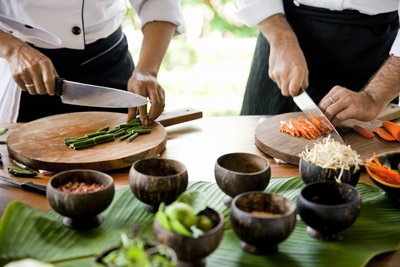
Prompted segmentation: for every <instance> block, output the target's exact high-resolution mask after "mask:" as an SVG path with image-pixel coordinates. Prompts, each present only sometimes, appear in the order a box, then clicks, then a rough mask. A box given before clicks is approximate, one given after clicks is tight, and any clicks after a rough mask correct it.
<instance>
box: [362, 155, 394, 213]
mask: <svg viewBox="0 0 400 267" xmlns="http://www.w3.org/2000/svg"><path fill="white" fill-rule="evenodd" d="M376 157H377V159H378V160H379V162H380V163H381V164H382V165H385V166H387V167H389V168H391V169H393V170H398V169H399V164H400V152H387V153H382V154H377V155H376ZM366 170H367V172H368V176H369V178H370V179H371V181H372V182H373V183H374V184H375V185H376V186H378V187H380V188H381V189H382V190H383V191H385V193H386V195H387V197H388V198H389V199H390V200H391V201H392V202H393V203H394V204H395V205H396V206H397V207H400V185H397V184H393V183H389V182H387V181H385V180H384V179H383V178H381V177H379V175H377V174H374V173H373V172H371V170H369V169H368V168H366Z"/></svg>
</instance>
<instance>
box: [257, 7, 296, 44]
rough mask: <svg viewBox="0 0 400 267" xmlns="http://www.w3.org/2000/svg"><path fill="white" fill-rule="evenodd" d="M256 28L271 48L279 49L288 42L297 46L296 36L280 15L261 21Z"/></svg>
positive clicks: (284, 18)
mask: <svg viewBox="0 0 400 267" xmlns="http://www.w3.org/2000/svg"><path fill="white" fill-rule="evenodd" d="M258 28H259V29H260V31H261V33H262V34H263V35H264V37H265V38H266V39H267V40H268V42H269V44H270V45H271V46H274V47H279V46H281V45H282V44H287V43H288V42H292V43H295V44H298V41H297V37H296V34H295V33H294V32H293V30H292V28H291V27H290V25H289V23H288V22H287V20H286V17H285V15H283V14H281V13H279V14H276V15H273V16H271V17H268V18H267V19H265V20H263V21H261V22H260V23H259V24H258Z"/></svg>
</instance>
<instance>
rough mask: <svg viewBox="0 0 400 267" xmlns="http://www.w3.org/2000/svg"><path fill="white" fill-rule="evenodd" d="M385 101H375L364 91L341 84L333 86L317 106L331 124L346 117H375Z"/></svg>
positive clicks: (358, 118) (371, 118) (361, 119)
mask: <svg viewBox="0 0 400 267" xmlns="http://www.w3.org/2000/svg"><path fill="white" fill-rule="evenodd" d="M384 105H385V103H376V101H374V99H372V98H371V96H370V95H368V94H367V93H366V92H365V91H360V92H353V91H351V90H349V89H347V88H345V87H342V86H335V87H333V88H332V89H331V90H330V91H329V93H328V94H326V95H325V97H324V98H323V99H322V100H321V102H319V107H320V108H321V110H322V112H324V113H325V115H326V117H327V118H328V119H329V120H330V121H331V122H332V124H333V125H339V124H340V123H341V122H342V121H344V120H347V119H357V120H360V121H370V120H373V119H375V118H376V117H377V116H378V115H379V113H380V112H381V110H382V109H383V108H384Z"/></svg>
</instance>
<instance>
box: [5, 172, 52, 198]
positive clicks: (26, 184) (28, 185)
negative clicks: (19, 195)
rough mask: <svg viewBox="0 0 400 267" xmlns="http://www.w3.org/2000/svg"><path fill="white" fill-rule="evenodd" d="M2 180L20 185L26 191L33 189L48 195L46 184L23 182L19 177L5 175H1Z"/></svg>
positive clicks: (35, 191)
mask: <svg viewBox="0 0 400 267" xmlns="http://www.w3.org/2000/svg"><path fill="white" fill-rule="evenodd" d="M0 180H1V181H4V182H7V183H10V184H14V185H18V186H19V187H21V188H22V189H24V190H26V191H31V192H34V193H39V194H41V195H46V186H44V185H40V184H34V183H32V182H22V181H19V180H17V179H14V178H11V177H6V176H3V175H0Z"/></svg>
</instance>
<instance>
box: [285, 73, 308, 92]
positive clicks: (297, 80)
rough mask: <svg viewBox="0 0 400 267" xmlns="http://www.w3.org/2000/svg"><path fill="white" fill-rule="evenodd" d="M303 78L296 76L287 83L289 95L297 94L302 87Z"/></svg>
mask: <svg viewBox="0 0 400 267" xmlns="http://www.w3.org/2000/svg"><path fill="white" fill-rule="evenodd" d="M303 79H304V78H303V77H301V76H299V75H296V76H294V77H293V78H292V79H291V80H290V82H289V88H288V90H289V95H290V96H296V95H298V94H299V91H300V88H302V87H303V83H304V82H303Z"/></svg>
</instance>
